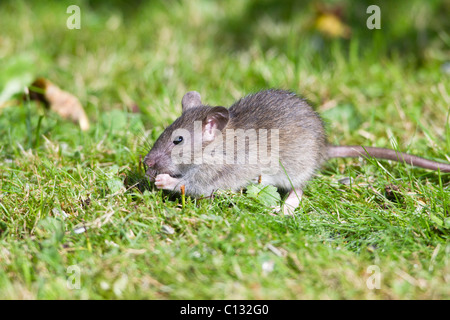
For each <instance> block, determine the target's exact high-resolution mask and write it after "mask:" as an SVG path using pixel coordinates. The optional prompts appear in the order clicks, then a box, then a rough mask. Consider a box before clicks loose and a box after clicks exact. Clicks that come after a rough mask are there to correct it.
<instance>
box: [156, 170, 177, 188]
mask: <svg viewBox="0 0 450 320" xmlns="http://www.w3.org/2000/svg"><path fill="white" fill-rule="evenodd" d="M179 182H180V180H178V179H176V178H172V177H171V176H169V175H168V174H165V173H164V174H158V175H157V176H156V178H155V186H156V187H157V188H158V189H165V190H173V189H175V187H176V186H177V185H178V183H179Z"/></svg>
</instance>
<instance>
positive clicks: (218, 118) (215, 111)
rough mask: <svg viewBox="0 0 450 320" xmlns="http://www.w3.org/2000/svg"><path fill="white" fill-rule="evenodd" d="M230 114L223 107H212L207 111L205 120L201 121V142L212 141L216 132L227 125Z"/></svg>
mask: <svg viewBox="0 0 450 320" xmlns="http://www.w3.org/2000/svg"><path fill="white" fill-rule="evenodd" d="M229 119H230V114H229V113H228V109H227V108H224V107H214V108H211V110H209V112H208V114H207V116H206V117H205V119H203V123H202V124H203V141H212V140H214V138H215V137H216V134H217V133H218V131H222V129H223V128H225V126H226V125H227V123H228V120H229Z"/></svg>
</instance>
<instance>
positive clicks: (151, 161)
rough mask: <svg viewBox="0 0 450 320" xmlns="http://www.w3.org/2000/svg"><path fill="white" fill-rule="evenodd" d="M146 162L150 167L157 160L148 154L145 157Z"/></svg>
mask: <svg viewBox="0 0 450 320" xmlns="http://www.w3.org/2000/svg"><path fill="white" fill-rule="evenodd" d="M144 163H145V164H146V165H147V166H148V167H149V168H152V167H153V166H154V165H155V163H156V161H155V159H153V158H151V157H149V155H146V156H145V158H144Z"/></svg>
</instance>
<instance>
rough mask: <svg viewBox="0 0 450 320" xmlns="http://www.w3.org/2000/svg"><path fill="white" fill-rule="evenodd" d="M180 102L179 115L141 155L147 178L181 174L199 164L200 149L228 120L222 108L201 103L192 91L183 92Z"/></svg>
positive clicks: (213, 138)
mask: <svg viewBox="0 0 450 320" xmlns="http://www.w3.org/2000/svg"><path fill="white" fill-rule="evenodd" d="M181 104H182V108H183V110H182V114H181V116H180V117H179V118H178V119H176V120H175V121H174V122H173V123H172V124H171V125H170V126H168V127H167V128H166V129H165V130H164V132H163V133H162V134H161V135H160V136H159V138H158V139H157V140H156V142H155V144H154V145H153V147H152V149H151V150H150V152H149V153H148V154H147V155H146V156H145V158H144V163H145V164H146V165H147V166H148V170H147V175H148V176H149V177H150V178H154V177H155V176H156V175H157V174H161V173H166V174H169V175H170V176H172V177H180V176H183V175H184V173H185V172H186V171H187V170H189V168H191V167H192V166H193V165H196V164H199V163H201V159H199V158H198V156H200V157H201V152H202V149H203V148H204V147H205V145H208V144H210V143H211V142H213V141H214V140H215V139H216V138H217V136H218V135H219V134H221V132H222V130H223V129H224V128H225V126H226V125H227V123H228V121H229V113H228V110H227V109H226V108H224V107H210V106H206V105H203V104H202V101H201V98H200V94H199V93H198V92H196V91H190V92H188V93H186V94H185V95H184V97H183V100H182V101H181Z"/></svg>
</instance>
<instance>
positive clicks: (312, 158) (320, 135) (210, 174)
mask: <svg viewBox="0 0 450 320" xmlns="http://www.w3.org/2000/svg"><path fill="white" fill-rule="evenodd" d="M182 109H183V110H182V115H181V116H180V117H179V118H178V119H176V120H175V121H174V122H173V123H172V124H171V125H170V126H169V127H167V128H166V129H165V130H164V132H163V133H162V134H161V136H160V137H159V138H158V139H157V141H156V142H155V144H154V145H153V148H152V149H151V150H150V152H149V153H148V154H147V156H146V157H145V159H144V163H145V164H146V165H147V166H148V167H149V168H148V170H147V175H148V176H150V178H151V179H154V181H155V185H156V187H157V188H159V189H166V190H174V191H178V192H179V189H180V186H182V185H184V186H185V190H186V194H187V195H190V196H194V197H198V196H202V195H210V194H212V193H213V192H214V191H215V190H218V189H222V190H224V189H225V190H235V191H237V190H239V189H241V188H243V187H245V186H246V185H248V184H249V183H252V182H256V181H258V180H259V181H260V182H261V183H263V184H271V185H274V186H276V187H277V188H278V189H280V190H283V191H289V196H288V197H287V199H286V201H285V206H284V213H285V214H292V212H293V209H295V208H296V207H297V206H298V205H299V203H300V197H301V195H302V189H303V187H304V186H305V184H306V183H307V181H309V180H310V179H311V178H312V176H313V175H314V173H315V172H316V171H317V170H318V169H319V168H320V167H321V165H322V164H323V163H324V162H325V161H326V160H328V159H330V158H339V157H341V158H342V157H359V156H368V157H373V158H377V159H388V160H394V161H400V162H405V163H407V164H410V165H413V166H418V167H423V168H427V169H432V170H438V169H439V170H440V171H442V172H450V164H445V163H439V162H435V161H431V160H427V159H424V158H420V157H417V156H414V155H410V154H406V153H401V152H397V151H395V150H391V149H384V148H374V147H361V146H332V145H329V144H328V143H327V140H326V135H325V129H324V126H323V122H322V120H321V118H320V116H319V115H318V114H317V113H316V112H315V111H314V110H313V109H312V108H311V107H310V106H309V104H308V103H307V102H306V101H305V100H304V99H302V98H300V97H299V96H297V95H296V94H294V93H292V92H288V91H283V90H273V89H271V90H264V91H260V92H258V93H255V94H252V95H248V96H246V97H244V98H242V99H240V100H238V101H237V102H236V103H234V104H233V105H232V106H231V107H230V108H229V109H226V108H224V107H210V106H207V105H203V104H202V102H201V99H200V95H199V94H198V93H197V92H195V91H191V92H188V93H186V94H185V95H184V97H183V100H182Z"/></svg>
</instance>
